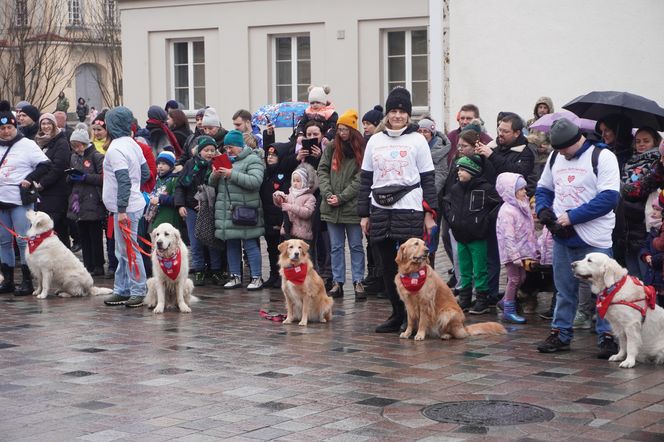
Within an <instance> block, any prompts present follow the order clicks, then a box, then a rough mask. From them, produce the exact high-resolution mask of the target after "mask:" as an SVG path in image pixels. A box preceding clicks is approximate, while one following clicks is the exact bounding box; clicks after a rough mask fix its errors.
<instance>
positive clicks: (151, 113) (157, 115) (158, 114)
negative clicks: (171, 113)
mask: <svg viewBox="0 0 664 442" xmlns="http://www.w3.org/2000/svg"><path fill="white" fill-rule="evenodd" d="M148 119H152V120H159V121H163V122H166V120H167V119H168V115H167V114H166V111H165V110H163V109H162V108H160V107H159V106H155V105H152V106H150V107H149V108H148Z"/></svg>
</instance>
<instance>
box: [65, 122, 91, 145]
mask: <svg viewBox="0 0 664 442" xmlns="http://www.w3.org/2000/svg"><path fill="white" fill-rule="evenodd" d="M69 141H77V142H79V143H82V144H85V145H86V146H87V145H88V144H90V133H89V132H88V126H86V125H85V123H78V124H77V125H76V129H74V132H72V134H71V137H69Z"/></svg>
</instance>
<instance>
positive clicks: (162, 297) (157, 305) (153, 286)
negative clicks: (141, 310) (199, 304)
mask: <svg viewBox="0 0 664 442" xmlns="http://www.w3.org/2000/svg"><path fill="white" fill-rule="evenodd" d="M150 238H151V239H152V256H151V259H152V274H153V275H154V276H153V277H152V278H150V279H148V281H147V286H148V292H147V294H146V295H145V305H147V306H148V307H154V310H153V311H152V312H153V313H155V314H156V313H163V312H164V309H165V308H167V307H175V306H177V307H178V309H179V310H180V311H181V312H182V313H191V303H192V302H194V301H197V300H198V298H196V297H195V296H193V295H192V294H191V292H192V291H193V290H194V283H193V282H192V281H191V279H189V250H188V249H187V246H186V245H185V244H184V243H183V242H182V238H181V237H180V232H179V231H178V229H176V228H175V227H173V226H172V225H171V224H169V223H163V224H159V226H157V227H156V228H155V229H154V230H153V231H152V233H151V234H150Z"/></svg>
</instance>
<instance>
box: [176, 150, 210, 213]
mask: <svg viewBox="0 0 664 442" xmlns="http://www.w3.org/2000/svg"><path fill="white" fill-rule="evenodd" d="M195 161H196V159H195V158H191V159H190V160H189V161H187V162H186V163H185V165H184V167H183V169H182V171H181V172H180V178H178V182H177V185H176V186H175V198H174V199H175V207H178V208H179V207H188V208H190V209H193V208H195V207H196V206H198V201H197V200H196V198H194V195H196V192H198V186H200V185H201V184H207V180H206V174H207V168H202V169H199V170H198V172H196V173H195V174H194V172H193V170H194V165H195ZM189 175H193V177H192V179H191V183H190V184H189V185H185V184H184V181H183V180H184V178H185V177H187V176H189Z"/></svg>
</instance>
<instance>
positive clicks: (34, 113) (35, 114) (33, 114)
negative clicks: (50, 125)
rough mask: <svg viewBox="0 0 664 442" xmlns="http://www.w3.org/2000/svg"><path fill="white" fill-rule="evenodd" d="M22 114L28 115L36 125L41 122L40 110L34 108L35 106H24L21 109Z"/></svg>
mask: <svg viewBox="0 0 664 442" xmlns="http://www.w3.org/2000/svg"><path fill="white" fill-rule="evenodd" d="M21 112H23V113H24V114H26V115H27V116H28V117H30V119H31V120H32V121H34V122H35V123H36V122H37V121H39V109H37V108H36V107H34V106H33V105H31V104H28V105H27V106H23V107H22V108H21Z"/></svg>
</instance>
